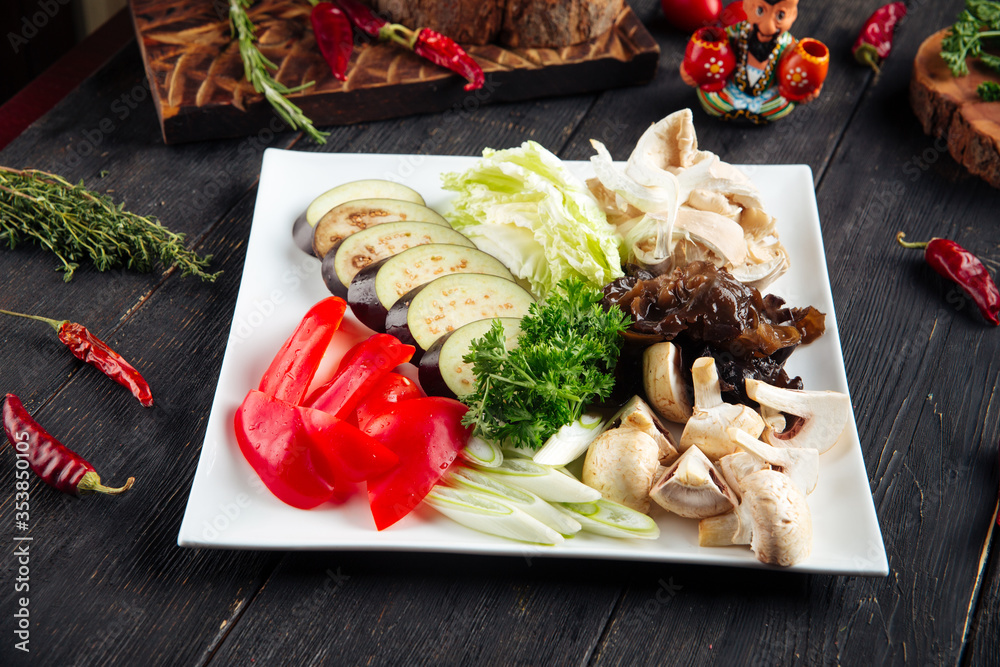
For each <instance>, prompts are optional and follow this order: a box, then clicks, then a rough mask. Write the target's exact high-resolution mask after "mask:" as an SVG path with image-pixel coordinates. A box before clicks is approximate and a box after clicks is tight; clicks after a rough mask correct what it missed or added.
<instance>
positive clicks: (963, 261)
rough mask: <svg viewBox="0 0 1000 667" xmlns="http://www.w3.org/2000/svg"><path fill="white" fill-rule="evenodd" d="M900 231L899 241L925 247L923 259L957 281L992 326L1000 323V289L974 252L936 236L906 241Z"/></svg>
mask: <svg viewBox="0 0 1000 667" xmlns="http://www.w3.org/2000/svg"><path fill="white" fill-rule="evenodd" d="M905 237H906V234H904V233H903V232H899V233H898V234H896V240H897V241H898V242H899V245H901V246H903V247H904V248H924V259H925V260H927V263H928V264H930V266H931V268H933V269H934V270H935V271H937V272H938V273H939V274H940V275H942V276H944V277H945V278H947V279H948V280H951V281H953V282H955V283H957V284H958V286H959V287H961V288H962V290H964V291H965V293H966V294H968V295H969V297H970V298H971V299H972V300H973V301H975V302H976V305H977V306H979V312H981V313H982V314H983V317H984V318H986V321H987V322H989V323H990V324H992V325H993V326H998V325H1000V290H997V286H996V283H994V282H993V279H992V278H991V277H990V272H989V271H988V270H987V269H986V267H985V266H983V263H982V262H981V261H979V259H978V258H977V257H976V256H975V255H973V254H972V253H971V252H969V251H968V250H966V249H965V248H963V247H962V246H960V245H958V244H957V243H955V242H954V241H949V240H948V239H939V238H933V239H931V240H930V241H927V242H926V243H907V242H906V241H904V240H903V239H904V238H905Z"/></svg>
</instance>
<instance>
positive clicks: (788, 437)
mask: <svg viewBox="0 0 1000 667" xmlns="http://www.w3.org/2000/svg"><path fill="white" fill-rule="evenodd" d="M746 389H747V396H749V397H750V399H751V400H754V401H757V402H758V403H760V404H761V405H762V406H766V407H768V408H770V409H772V410H780V411H781V412H784V413H787V414H790V415H795V416H796V417H799V418H800V419H797V420H794V421H793V422H792V424H791V425H790V426H789V427H788V428H787V429H786V430H784V431H781V432H778V431H771V430H768V433H767V434H766V435H765V438H766V440H767V441H768V442H769V443H771V444H772V445H775V446H776V447H808V448H810V449H815V450H817V451H818V452H819V453H820V454H822V453H823V452H825V451H827V450H828V449H830V448H831V447H833V445H834V443H836V442H837V440H838V439H840V435H841V434H842V433H843V432H844V429H845V428H846V427H847V420H848V419H849V418H850V415H851V400H850V398H849V397H848V396H847V394H842V393H840V392H836V391H804V390H801V389H782V388H780V387H775V386H773V385H769V384H767V383H766V382H761V381H759V380H747V381H746ZM758 435H759V434H758ZM681 447H682V448H683V447H684V439H683V438H681Z"/></svg>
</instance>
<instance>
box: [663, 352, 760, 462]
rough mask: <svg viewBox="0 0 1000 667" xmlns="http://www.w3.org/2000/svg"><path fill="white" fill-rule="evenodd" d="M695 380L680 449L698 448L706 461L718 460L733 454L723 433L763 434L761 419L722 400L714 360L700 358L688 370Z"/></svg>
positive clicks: (744, 407)
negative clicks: (692, 403) (732, 429)
mask: <svg viewBox="0 0 1000 667" xmlns="http://www.w3.org/2000/svg"><path fill="white" fill-rule="evenodd" d="M691 378H692V380H693V381H694V409H693V410H692V412H691V418H690V419H689V420H688V421H687V424H685V425H684V432H683V433H681V441H680V449H681V451H685V450H687V449H688V448H689V447H692V446H695V445H697V446H698V448H699V449H701V451H702V452H704V453H705V455H706V456H708V458H710V459H712V460H713V461H718V460H719V459H721V458H722V457H723V456H726V455H727V454H732V453H733V452H735V451H736V444H735V443H734V442H733V440H732V439H731V438H730V437H729V436H728V435H727V434H726V429H728V428H730V427H732V428H737V429H740V430H741V431H746V432H747V433H749V434H750V435H751V436H753V437H754V438H756V437H757V436H759V435H760V434H761V433H762V432H763V431H764V426H765V425H764V420H763V419H762V418H761V416H760V415H759V414H757V413H756V412H755V411H754V410H752V409H751V408H749V407H747V406H745V405H733V404H731V403H724V402H723V401H722V388H721V386H720V384H719V373H718V371H717V370H716V368H715V359H713V358H712V357H702V358H701V359H698V360H697V361H695V362H694V365H693V366H692V367H691Z"/></svg>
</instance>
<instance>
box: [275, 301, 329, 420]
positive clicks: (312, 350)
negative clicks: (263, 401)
mask: <svg viewBox="0 0 1000 667" xmlns="http://www.w3.org/2000/svg"><path fill="white" fill-rule="evenodd" d="M346 310H347V302H345V301H344V300H343V299H341V298H338V297H335V296H331V297H327V298H326V299H323V300H322V301H320V302H319V303H317V304H316V305H315V306H313V307H312V308H310V309H309V312H308V313H306V315H305V317H303V318H302V321H301V322H299V325H298V327H296V329H295V331H294V332H293V333H292V335H291V336H289V338H288V340H287V341H285V344H284V345H283V346H282V347H281V350H280V351H279V352H278V354H277V355H276V356H275V357H274V360H273V361H272V362H271V365H270V366H269V367H268V369H267V371H266V372H265V373H264V377H262V378H261V380H260V386H259V387H258V389H259V390H260V391H262V392H264V393H265V394H268V395H270V396H274V397H275V398H278V399H281V400H283V401H288V402H289V403H296V404H297V403H300V402H301V401H302V398H303V397H304V396H305V395H306V390H308V389H309V384H310V383H311V382H312V379H313V376H314V375H315V374H316V369H317V368H318V367H319V362H320V360H321V359H322V358H323V354H324V353H325V352H326V348H327V346H328V345H329V344H330V341H331V340H332V339H333V335H334V334H335V333H337V329H338V328H340V322H341V320H342V319H343V318H344V312H345V311H346Z"/></svg>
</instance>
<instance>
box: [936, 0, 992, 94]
mask: <svg viewBox="0 0 1000 667" xmlns="http://www.w3.org/2000/svg"><path fill="white" fill-rule="evenodd" d="M998 38H1000V2H997V1H996V0H966V2H965V9H964V10H963V11H962V13H960V14H959V15H958V20H957V21H956V22H955V25H953V26H952V27H951V30H950V31H949V32H948V34H947V35H946V36H945V38H944V40H943V41H942V42H941V58H942V59H943V60H944V61H945V63H946V64H947V65H948V67H949V69H951V73H952V75H954V76H965V75H967V74H968V73H969V64H968V62H967V60H968V59H969V58H978V59H979V62H981V63H982V64H983V65H985V66H986V67H988V68H990V69H992V70H994V71H996V72H998V73H1000V55H997V54H995V53H990V52H989V51H987V48H988V47H989V46H991V45H992V44H994V42H995V43H997V44H1000V40H998ZM984 99H985V98H984Z"/></svg>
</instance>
